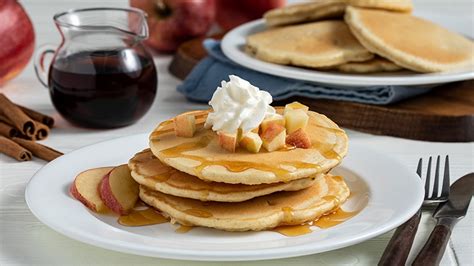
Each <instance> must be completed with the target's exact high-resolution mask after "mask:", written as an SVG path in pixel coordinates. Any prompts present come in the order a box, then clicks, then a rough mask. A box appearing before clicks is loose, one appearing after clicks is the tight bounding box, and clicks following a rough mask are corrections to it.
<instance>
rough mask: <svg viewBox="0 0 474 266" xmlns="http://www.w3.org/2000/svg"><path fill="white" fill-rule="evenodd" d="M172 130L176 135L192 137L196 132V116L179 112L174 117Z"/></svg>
mask: <svg viewBox="0 0 474 266" xmlns="http://www.w3.org/2000/svg"><path fill="white" fill-rule="evenodd" d="M173 121H174V132H175V134H176V136H178V137H185V138H192V137H193V136H194V132H196V118H195V117H194V115H192V114H180V115H178V116H176V117H175V118H174V119H173Z"/></svg>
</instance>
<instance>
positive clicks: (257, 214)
mask: <svg viewBox="0 0 474 266" xmlns="http://www.w3.org/2000/svg"><path fill="white" fill-rule="evenodd" d="M349 194H350V192H349V188H348V187H347V185H346V184H345V182H344V180H343V179H342V178H341V177H333V176H330V175H327V176H325V177H324V178H320V179H318V182H317V183H316V184H315V185H313V186H311V187H309V188H306V189H303V190H299V191H291V192H278V193H273V194H270V195H267V196H262V197H257V198H254V199H251V200H247V201H244V202H238V203H227V202H212V201H211V202H202V201H199V200H194V199H187V198H180V197H176V196H171V195H166V194H164V193H161V192H157V191H153V190H150V189H147V188H146V187H144V186H140V198H141V199H142V200H143V201H144V202H145V203H147V204H148V205H150V206H152V207H154V208H156V209H158V210H160V211H161V212H163V213H164V214H165V215H166V216H169V217H170V218H171V222H178V223H180V224H182V225H195V226H204V227H212V228H216V229H221V230H226V231H249V230H252V231H260V230H265V229H270V228H275V227H277V226H279V225H297V224H302V223H305V222H310V221H313V220H315V219H317V218H319V217H320V216H322V215H324V214H327V213H329V212H331V211H332V210H334V209H336V208H338V207H339V206H340V205H341V204H342V203H344V201H345V200H346V199H347V198H348V197H349Z"/></svg>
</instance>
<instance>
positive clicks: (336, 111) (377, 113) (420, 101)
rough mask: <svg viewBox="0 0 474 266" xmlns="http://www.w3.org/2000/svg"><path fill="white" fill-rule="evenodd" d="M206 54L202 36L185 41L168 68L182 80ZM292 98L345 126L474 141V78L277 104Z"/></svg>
mask: <svg viewBox="0 0 474 266" xmlns="http://www.w3.org/2000/svg"><path fill="white" fill-rule="evenodd" d="M205 56H206V51H205V50H204V48H203V47H202V39H194V40H191V41H188V42H185V43H183V44H182V45H181V46H180V47H179V49H178V51H177V53H176V54H175V56H174V58H173V60H172V62H171V64H170V66H169V70H170V72H171V73H172V74H173V75H175V76H176V77H178V78H180V79H184V78H185V77H186V76H187V75H188V73H189V72H190V71H191V70H192V69H193V67H194V66H195V65H196V64H197V63H198V62H199V61H200V60H201V59H202V58H204V57H205ZM291 101H299V102H301V103H304V104H306V105H308V106H310V108H311V109H312V110H314V111H317V112H320V113H323V114H325V115H327V116H328V117H329V118H331V119H332V120H334V121H335V122H336V123H337V124H339V125H340V126H342V127H346V128H351V129H355V130H359V131H363V132H367V133H372V134H377V135H388V136H396V137H401V138H408V139H416V140H426V141H445V142H467V141H474V80H468V81H463V82H456V83H450V84H446V85H442V86H440V87H437V88H435V89H434V90H433V91H431V92H429V93H427V94H424V95H421V96H418V97H415V98H411V99H408V100H405V101H402V102H398V103H395V104H391V105H384V106H379V105H370V104H361V103H353V102H346V101H336V100H322V99H321V100H314V99H308V98H303V97H294V98H291V99H287V100H285V101H281V102H277V103H276V105H283V104H285V103H287V102H291Z"/></svg>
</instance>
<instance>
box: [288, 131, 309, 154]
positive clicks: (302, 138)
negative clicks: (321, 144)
mask: <svg viewBox="0 0 474 266" xmlns="http://www.w3.org/2000/svg"><path fill="white" fill-rule="evenodd" d="M286 144H288V145H291V146H295V147H296V148H302V149H309V148H311V139H310V138H309V136H308V134H307V133H306V131H304V130H303V129H302V128H300V129H298V130H296V131H294V132H293V133H291V134H290V135H288V136H286Z"/></svg>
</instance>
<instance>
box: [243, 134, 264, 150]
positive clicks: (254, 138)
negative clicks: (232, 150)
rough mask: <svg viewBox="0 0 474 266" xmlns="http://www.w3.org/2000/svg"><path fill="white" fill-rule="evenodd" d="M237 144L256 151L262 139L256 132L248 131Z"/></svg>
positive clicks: (260, 145)
mask: <svg viewBox="0 0 474 266" xmlns="http://www.w3.org/2000/svg"><path fill="white" fill-rule="evenodd" d="M239 144H240V146H241V147H244V148H245V149H246V150H248V151H249V152H253V153H257V152H259V151H260V148H261V147H262V139H261V138H260V136H259V135H258V134H257V133H255V132H248V133H246V134H244V135H243V136H242V139H241V140H240V143H239Z"/></svg>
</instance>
